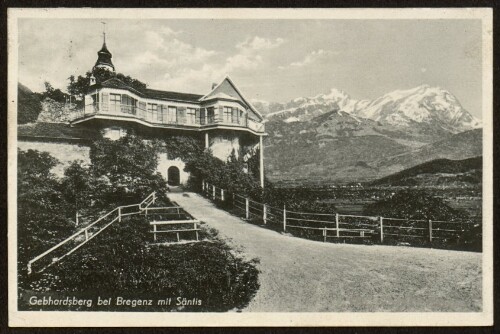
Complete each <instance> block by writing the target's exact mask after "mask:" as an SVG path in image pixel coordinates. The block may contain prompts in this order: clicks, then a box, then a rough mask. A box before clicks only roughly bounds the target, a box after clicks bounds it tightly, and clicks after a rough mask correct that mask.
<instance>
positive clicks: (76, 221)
mask: <svg viewBox="0 0 500 334" xmlns="http://www.w3.org/2000/svg"><path fill="white" fill-rule="evenodd" d="M75 223H76V224H75V226H78V223H79V222H78V211H77V212H76V220H75Z"/></svg>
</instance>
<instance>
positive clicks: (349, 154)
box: [254, 85, 482, 183]
mask: <svg viewBox="0 0 500 334" xmlns="http://www.w3.org/2000/svg"><path fill="white" fill-rule="evenodd" d="M254 104H255V105H256V106H257V108H259V110H263V111H264V113H265V114H266V116H265V117H266V119H267V124H266V130H267V132H268V133H269V136H268V137H267V138H266V142H265V144H266V148H265V157H266V167H267V171H266V174H267V176H268V177H269V178H270V179H271V180H272V181H275V182H276V181H282V182H299V183H301V182H302V183H322V182H331V183H348V182H366V181H371V180H375V179H379V178H381V177H384V176H388V175H391V174H393V173H397V172H399V171H401V170H404V169H407V168H410V167H413V166H415V165H418V164H421V163H424V162H427V161H431V160H434V159H450V160H457V159H466V158H472V157H477V156H481V155H482V130H481V123H480V121H479V120H477V119H475V118H474V117H473V116H472V115H471V114H470V113H469V112H468V111H467V110H465V109H464V108H463V107H462V106H461V105H460V103H459V101H458V99H457V98H456V97H454V96H453V95H452V94H451V93H450V92H448V91H446V90H444V89H442V88H438V87H430V86H427V85H423V86H419V87H416V88H414V89H410V90H406V91H395V92H392V93H389V94H386V95H384V96H382V97H380V98H378V99H375V100H373V101H367V100H362V101H355V100H352V99H351V98H350V97H349V95H347V94H346V93H344V92H342V91H339V90H336V89H332V90H331V91H330V92H329V93H328V94H320V95H317V96H315V97H310V98H297V99H294V100H293V101H290V102H289V103H282V104H279V103H263V102H254Z"/></svg>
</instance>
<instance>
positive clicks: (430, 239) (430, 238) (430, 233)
mask: <svg viewBox="0 0 500 334" xmlns="http://www.w3.org/2000/svg"><path fill="white" fill-rule="evenodd" d="M429 242H430V243H432V220H431V219H429Z"/></svg>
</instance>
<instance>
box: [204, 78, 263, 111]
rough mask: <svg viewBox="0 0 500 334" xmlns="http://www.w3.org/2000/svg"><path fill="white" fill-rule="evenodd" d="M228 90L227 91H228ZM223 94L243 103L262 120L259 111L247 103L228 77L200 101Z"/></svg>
mask: <svg viewBox="0 0 500 334" xmlns="http://www.w3.org/2000/svg"><path fill="white" fill-rule="evenodd" d="M228 88H229V89H228ZM219 93H223V94H226V95H229V96H231V97H233V98H237V99H240V100H241V101H243V102H244V103H245V104H246V105H247V106H248V107H249V108H250V110H252V111H253V112H254V114H255V115H256V116H257V117H258V118H259V119H260V120H263V119H264V117H262V115H261V114H260V113H259V111H258V110H257V109H256V108H255V107H254V106H253V105H252V104H251V103H250V101H248V100H247V99H246V98H245V97H244V96H243V94H242V93H241V92H240V90H239V89H238V87H236V85H235V84H234V82H233V81H232V80H231V78H229V76H226V77H225V78H224V79H223V80H222V81H221V82H220V83H219V84H218V85H217V86H215V87H214V89H212V91H211V92H210V93H208V94H207V95H205V96H203V97H202V98H201V99H200V101H206V100H210V99H214V98H217V94H219Z"/></svg>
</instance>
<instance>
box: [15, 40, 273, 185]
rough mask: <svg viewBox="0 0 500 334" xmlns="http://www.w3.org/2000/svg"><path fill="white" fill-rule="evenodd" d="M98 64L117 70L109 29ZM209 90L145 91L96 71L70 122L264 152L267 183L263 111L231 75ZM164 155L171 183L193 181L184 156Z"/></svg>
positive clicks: (220, 150) (219, 150) (222, 153)
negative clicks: (98, 75) (102, 78)
mask: <svg viewBox="0 0 500 334" xmlns="http://www.w3.org/2000/svg"><path fill="white" fill-rule="evenodd" d="M97 69H104V70H107V71H111V72H113V73H114V72H115V66H114V65H113V62H112V54H111V52H110V51H109V50H108V47H107V45H106V35H105V34H104V41H103V45H102V48H101V49H100V50H99V51H98V52H97V61H96V63H95V65H94V67H93V69H92V71H93V72H95V71H96V70H97ZM208 84H209V83H207V86H208V87H210V86H209V85H208ZM207 91H208V92H207V93H206V94H204V95H202V94H193V93H184V92H176V91H163V90H155V89H149V88H147V89H140V90H139V89H136V88H133V87H131V86H129V85H127V84H126V83H125V82H124V81H122V80H120V79H119V78H117V77H114V76H111V78H110V79H108V80H105V81H103V82H98V80H96V76H94V75H92V76H91V77H90V86H89V89H88V92H87V94H86V95H85V98H84V106H83V108H81V109H80V110H77V111H76V112H74V113H73V116H72V119H71V121H70V122H69V124H67V125H66V126H68V127H70V128H71V129H72V130H71V131H75V130H78V131H83V132H89V133H90V132H98V133H100V135H101V136H103V137H106V138H109V139H112V140H116V139H118V138H120V137H121V136H124V135H125V134H126V133H127V132H128V131H133V132H134V133H137V134H140V135H141V136H144V137H146V138H147V137H151V138H161V139H163V140H168V138H170V137H173V136H190V137H194V138H196V139H198V140H200V141H202V142H203V143H204V145H205V148H206V149H210V151H211V152H212V154H213V155H214V156H215V157H217V158H220V159H221V160H223V161H226V160H227V159H228V158H229V157H230V156H231V155H232V153H233V152H234V153H236V155H237V156H238V153H240V155H241V156H240V157H239V158H241V159H244V160H246V159H248V158H249V157H251V156H253V155H255V154H256V153H257V152H259V155H260V156H259V159H260V182H261V185H262V186H264V163H263V153H264V152H263V137H264V136H265V135H266V133H265V126H264V122H263V117H262V115H261V114H260V113H259V111H258V110H257V109H256V108H255V107H254V106H252V104H251V103H250V101H248V99H246V98H245V97H244V95H243V94H242V92H241V91H240V90H239V89H238V88H237V86H236V85H235V83H234V82H233V81H232V80H231V79H230V78H229V76H226V77H225V78H223V79H222V80H221V81H220V82H219V83H218V84H212V86H211V89H209V90H207ZM21 133H22V131H21ZM158 158H159V165H158V171H159V172H160V173H161V174H162V175H163V176H164V177H165V179H166V180H167V181H168V183H169V184H170V185H171V186H176V185H180V184H184V183H185V182H187V179H188V177H189V175H188V174H187V173H186V172H185V171H184V162H183V161H182V160H180V159H170V158H169V155H168V152H167V151H165V152H163V153H162V154H161V155H160V156H159V157H158Z"/></svg>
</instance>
